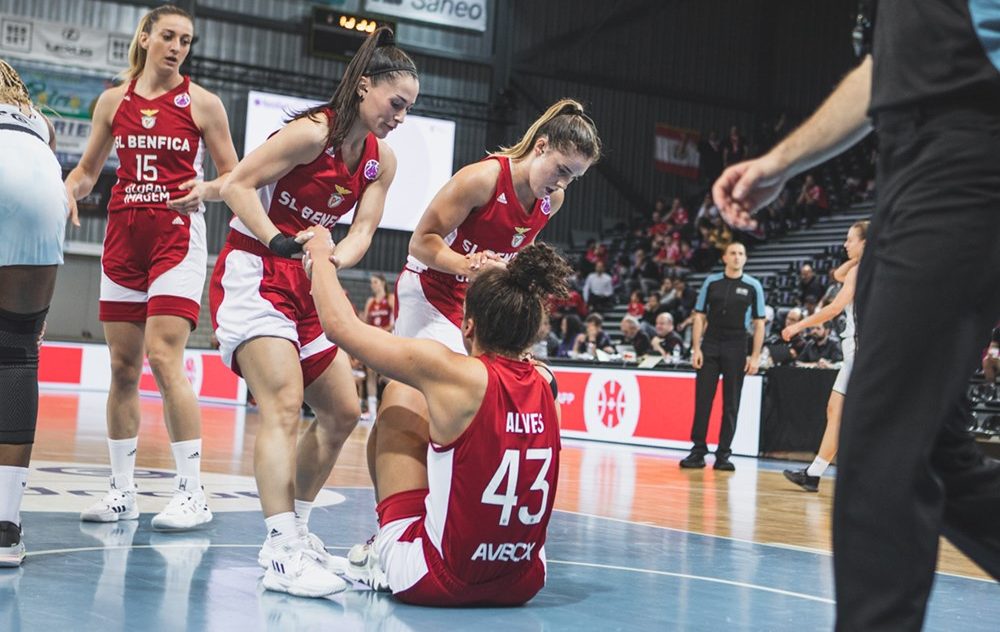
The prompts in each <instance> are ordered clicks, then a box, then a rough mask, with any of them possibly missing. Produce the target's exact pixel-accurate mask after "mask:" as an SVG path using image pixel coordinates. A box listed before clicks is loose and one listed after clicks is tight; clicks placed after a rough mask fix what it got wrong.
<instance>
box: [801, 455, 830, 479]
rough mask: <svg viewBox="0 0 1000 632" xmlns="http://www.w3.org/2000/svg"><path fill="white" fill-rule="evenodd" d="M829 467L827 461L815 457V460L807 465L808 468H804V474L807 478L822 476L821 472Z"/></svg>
mask: <svg viewBox="0 0 1000 632" xmlns="http://www.w3.org/2000/svg"><path fill="white" fill-rule="evenodd" d="M829 466H830V462H829V461H827V460H826V459H824V458H822V457H819V456H817V457H816V458H815V459H813V462H812V463H810V464H809V467H808V468H806V474H807V475H808V476H823V472H825V471H826V468H828V467H829Z"/></svg>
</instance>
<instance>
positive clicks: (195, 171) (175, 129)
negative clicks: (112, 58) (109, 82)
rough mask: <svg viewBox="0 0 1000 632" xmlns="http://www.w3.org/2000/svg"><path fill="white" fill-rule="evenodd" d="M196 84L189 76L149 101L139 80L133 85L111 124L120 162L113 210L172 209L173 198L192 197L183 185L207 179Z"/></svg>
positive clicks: (110, 206)
mask: <svg viewBox="0 0 1000 632" xmlns="http://www.w3.org/2000/svg"><path fill="white" fill-rule="evenodd" d="M190 86H191V80H190V78H188V77H184V80H183V81H181V83H180V84H179V85H178V86H177V87H176V88H174V89H173V90H170V91H169V92H167V93H165V94H162V95H160V96H158V97H156V98H155V99H147V98H145V97H142V96H140V95H138V94H136V93H135V79H133V80H132V81H131V82H130V83H129V86H128V89H127V90H126V91H125V96H123V97H122V101H121V103H120V104H119V105H118V110H117V111H116V112H115V115H114V118H113V119H112V122H111V133H112V135H113V137H114V148H115V150H116V151H117V153H118V162H119V165H118V171H117V173H116V175H117V176H118V182H116V183H115V186H114V187H113V188H112V189H111V200H110V201H109V202H108V210H109V211H121V210H125V209H128V208H149V209H154V210H167V200H171V199H176V198H179V197H184V196H185V195H187V191H181V190H180V188H179V187H180V185H181V184H183V183H185V182H187V181H188V180H192V179H198V180H201V179H202V178H203V177H204V175H203V172H202V156H203V155H204V145H203V143H202V138H201V130H199V129H198V126H197V125H195V122H194V118H193V117H192V115H191V92H190ZM200 210H204V206H202V208H201V209H200Z"/></svg>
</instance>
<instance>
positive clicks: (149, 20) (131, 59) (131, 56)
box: [124, 4, 194, 79]
mask: <svg viewBox="0 0 1000 632" xmlns="http://www.w3.org/2000/svg"><path fill="white" fill-rule="evenodd" d="M165 15H179V16H181V17H183V18H187V19H188V21H189V22H191V24H194V18H192V17H191V14H190V13H188V12H187V11H185V10H184V9H182V8H180V7H175V6H174V5H172V4H165V5H163V6H159V7H156V8H155V9H153V10H152V11H150V12H149V13H147V14H146V15H144V16H142V19H141V20H139V26H137V27H136V28H135V35H134V36H133V37H132V43H131V44H130V45H129V47H128V70H126V71H125V73H124V74H125V76H127V77H128V78H129V79H135V78H136V77H138V76H139V75H141V74H142V69H143V68H144V67H145V66H146V49H145V48H143V47H142V46H139V36H140V35H142V34H143V33H146V34H147V35H148V34H151V33H152V32H153V25H154V24H156V23H157V21H159V19H160V18H162V17H163V16H165Z"/></svg>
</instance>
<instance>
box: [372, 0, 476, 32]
mask: <svg viewBox="0 0 1000 632" xmlns="http://www.w3.org/2000/svg"><path fill="white" fill-rule="evenodd" d="M365 9H366V10H367V11H375V12H377V13H381V14H382V15H391V16H393V17H397V18H402V19H404V20H410V21H412V22H425V23H430V24H443V25H445V26H452V27H455V28H460V29H469V30H472V31H479V32H480V33H484V32H486V0H365Z"/></svg>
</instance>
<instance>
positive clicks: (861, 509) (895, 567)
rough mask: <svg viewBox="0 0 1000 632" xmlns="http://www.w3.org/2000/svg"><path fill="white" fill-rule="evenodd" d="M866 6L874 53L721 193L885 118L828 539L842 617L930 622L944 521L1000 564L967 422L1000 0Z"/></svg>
mask: <svg viewBox="0 0 1000 632" xmlns="http://www.w3.org/2000/svg"><path fill="white" fill-rule="evenodd" d="M871 17H872V19H873V23H874V28H873V35H872V37H871V42H872V47H871V54H870V55H866V56H865V57H864V59H863V61H862V62H861V64H860V65H859V66H858V67H857V68H856V69H855V70H853V71H852V72H851V73H850V74H848V75H847V77H845V78H844V80H843V81H842V82H841V84H840V85H839V86H838V87H837V89H836V90H835V91H834V93H833V94H832V95H831V96H830V97H829V98H828V99H827V101H826V102H825V103H824V104H823V105H822V106H820V109H819V110H818V111H817V112H816V113H815V114H814V115H813V116H812V117H811V118H810V119H809V120H807V121H806V123H805V124H803V125H802V127H800V128H799V129H797V130H796V131H795V132H793V133H792V134H791V135H790V136H789V137H788V138H786V139H785V140H783V141H782V142H781V143H779V144H778V145H777V146H776V147H775V148H774V149H772V150H771V151H770V152H768V153H767V154H765V155H764V156H762V157H761V158H758V159H756V160H753V161H750V162H746V163H741V164H738V165H734V166H733V167H731V168H730V169H728V170H727V171H726V172H725V173H723V175H722V176H721V177H720V178H719V180H718V181H717V182H716V184H715V187H714V190H713V193H714V197H715V199H716V201H717V203H718V204H719V207H720V208H721V209H722V211H723V213H724V214H725V216H726V217H727V219H728V220H729V221H731V222H733V223H736V224H737V225H744V224H749V218H748V215H747V213H748V212H750V211H752V210H754V209H755V208H759V207H760V206H762V205H764V204H766V203H767V202H768V201H769V200H771V199H773V198H774V197H775V196H776V195H777V193H778V192H779V191H780V189H781V187H782V186H783V185H784V183H785V182H787V180H788V178H789V177H791V176H792V175H794V174H795V173H799V172H801V171H803V170H805V169H808V168H809V167H810V166H812V165H814V164H816V163H819V162H821V161H823V160H825V159H827V158H829V157H830V156H833V155H835V154H836V153H838V152H839V151H841V150H843V149H844V148H846V147H848V146H849V145H851V144H853V143H854V142H855V141H857V140H858V139H860V138H861V137H863V136H864V135H865V134H866V133H867V132H868V131H869V129H871V125H872V123H874V125H875V128H876V129H877V131H878V140H879V158H878V165H877V175H876V184H877V186H876V189H877V196H878V199H877V203H876V212H875V215H874V217H873V219H872V223H871V226H870V228H869V233H868V242H867V244H868V245H867V246H866V248H865V256H864V259H863V260H862V262H861V266H860V268H859V270H858V289H857V295H856V296H857V304H858V305H859V306H861V307H863V312H861V313H860V314H859V315H858V322H859V338H858V351H857V356H856V357H855V366H854V373H853V374H852V377H851V381H850V385H849V387H848V394H847V398H846V401H845V405H844V415H843V421H842V425H841V433H840V454H839V455H838V463H837V479H838V480H837V492H836V500H835V505H834V520H833V545H834V571H835V574H836V588H837V629H838V630H851V631H852V632H853V631H867V630H892V631H893V632H896V631H899V630H919V629H920V628H921V626H922V624H923V620H924V613H925V610H926V604H927V597H928V594H929V593H930V590H931V585H932V583H933V578H934V568H935V563H936V560H937V553H938V535H939V534H943V535H945V536H946V537H947V538H948V539H950V540H951V541H952V542H953V543H954V544H955V545H956V546H958V548H960V549H961V550H962V551H964V552H965V553H966V554H967V555H969V557H971V558H972V559H973V560H975V561H976V563H978V564H979V565H980V566H981V567H982V568H983V569H985V570H986V571H987V572H989V573H990V574H991V575H993V577H995V578H997V579H1000V462H998V461H997V460H995V459H990V458H987V457H985V456H984V455H983V454H982V452H981V451H980V450H979V448H978V446H977V445H976V444H975V442H974V440H973V438H972V437H971V435H969V433H967V432H966V431H965V429H964V426H965V413H966V412H967V409H966V407H967V403H966V402H965V401H964V397H963V396H964V393H965V389H966V388H967V387H968V380H969V376H970V374H971V373H972V371H973V370H974V368H975V367H976V365H977V363H978V360H979V358H978V353H979V351H980V350H981V349H983V348H984V347H985V346H986V343H987V341H988V339H989V335H990V327H991V326H992V325H993V323H995V322H996V320H997V317H998V316H1000V163H998V162H997V156H1000V22H998V20H997V18H998V17H1000V7H998V6H997V3H996V2H995V1H994V2H985V1H979V0H926V1H922V2H919V3H915V2H905V1H903V0H877V2H876V3H875V7H874V12H873V13H872V15H871ZM862 41H864V40H862ZM929 287H933V288H937V289H938V290H940V291H939V292H938V293H937V294H936V295H935V297H934V302H933V304H931V305H928V303H927V299H928V294H927V288H929ZM914 340H919V341H920V343H919V344H914Z"/></svg>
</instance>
